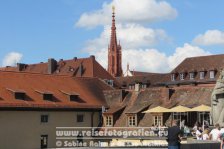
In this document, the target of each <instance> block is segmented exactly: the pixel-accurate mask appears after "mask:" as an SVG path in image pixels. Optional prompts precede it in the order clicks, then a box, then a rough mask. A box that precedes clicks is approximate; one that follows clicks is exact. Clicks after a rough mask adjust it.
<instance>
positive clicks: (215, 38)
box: [193, 30, 224, 46]
mask: <svg viewBox="0 0 224 149" xmlns="http://www.w3.org/2000/svg"><path fill="white" fill-rule="evenodd" d="M193 43H194V44H197V45H205V46H208V45H224V32H222V31H219V30H208V31H206V32H205V33H204V34H200V35H198V36H196V37H195V38H194V40H193Z"/></svg>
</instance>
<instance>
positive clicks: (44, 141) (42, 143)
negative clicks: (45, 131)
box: [40, 135, 48, 149]
mask: <svg viewBox="0 0 224 149" xmlns="http://www.w3.org/2000/svg"><path fill="white" fill-rule="evenodd" d="M47 147H48V135H41V136H40V148H41V149H43V148H47Z"/></svg>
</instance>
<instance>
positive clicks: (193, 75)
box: [189, 72, 195, 80]
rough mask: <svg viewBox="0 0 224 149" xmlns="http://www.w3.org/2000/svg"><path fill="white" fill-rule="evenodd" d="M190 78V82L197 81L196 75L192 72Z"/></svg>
mask: <svg viewBox="0 0 224 149" xmlns="http://www.w3.org/2000/svg"><path fill="white" fill-rule="evenodd" d="M189 78H190V80H194V79H195V73H194V72H190V73H189Z"/></svg>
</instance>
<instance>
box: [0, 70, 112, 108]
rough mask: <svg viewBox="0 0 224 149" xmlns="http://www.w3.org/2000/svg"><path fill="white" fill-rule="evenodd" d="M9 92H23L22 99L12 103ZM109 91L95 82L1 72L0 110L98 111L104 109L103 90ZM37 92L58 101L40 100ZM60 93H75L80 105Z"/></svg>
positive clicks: (60, 76)
mask: <svg viewBox="0 0 224 149" xmlns="http://www.w3.org/2000/svg"><path fill="white" fill-rule="evenodd" d="M8 89H11V90H14V91H17V90H19V91H20V90H22V91H24V92H25V93H26V97H25V99H24V100H18V99H15V97H14V95H13V92H11V91H9V90H8ZM108 89H112V88H111V87H110V86H108V85H107V84H105V83H104V82H103V81H101V80H99V79H98V78H87V77H85V78H76V77H70V76H63V75H47V74H37V73H25V72H7V71H0V98H1V100H0V107H31V108H32V107H37V108H101V106H103V105H104V106H107V104H106V102H105V99H104V95H103V90H108ZM36 90H38V91H41V92H51V93H52V94H53V96H54V97H55V98H56V99H57V101H56V102H53V101H47V100H43V99H42V96H40V94H39V93H37V92H36ZM61 90H63V91H64V92H67V93H78V94H79V98H80V99H81V100H82V101H83V102H75V101H70V100H69V98H68V96H66V95H65V94H64V93H62V92H61Z"/></svg>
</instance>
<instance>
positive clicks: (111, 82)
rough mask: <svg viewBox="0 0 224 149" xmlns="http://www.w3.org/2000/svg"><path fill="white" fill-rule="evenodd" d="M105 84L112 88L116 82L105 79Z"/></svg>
mask: <svg viewBox="0 0 224 149" xmlns="http://www.w3.org/2000/svg"><path fill="white" fill-rule="evenodd" d="M105 82H106V83H107V84H108V85H110V86H112V87H113V86H114V80H107V79H105Z"/></svg>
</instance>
